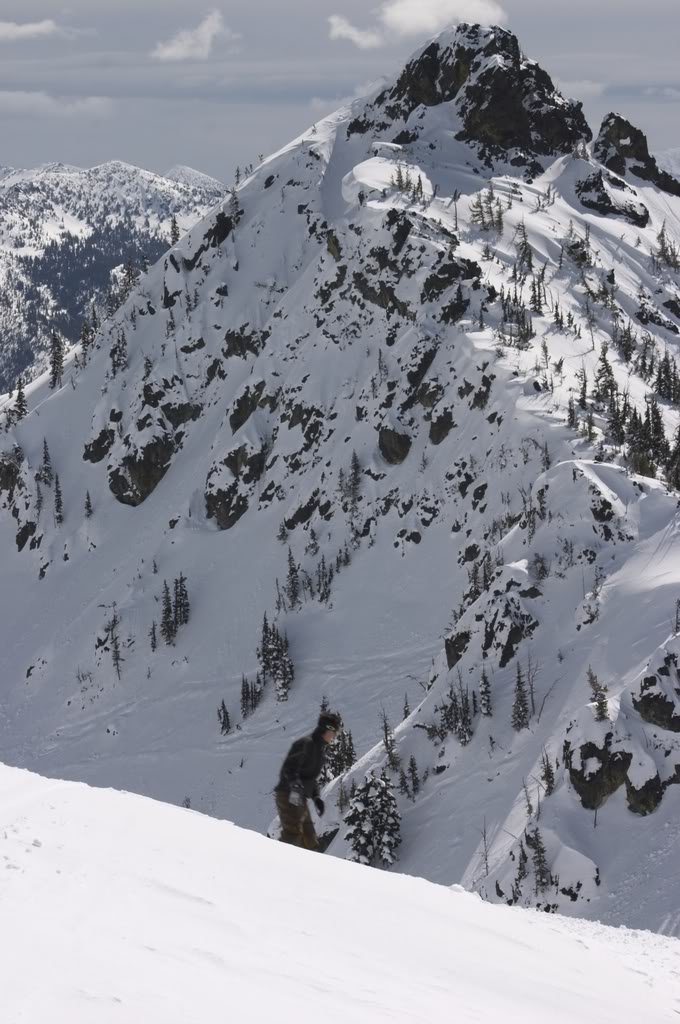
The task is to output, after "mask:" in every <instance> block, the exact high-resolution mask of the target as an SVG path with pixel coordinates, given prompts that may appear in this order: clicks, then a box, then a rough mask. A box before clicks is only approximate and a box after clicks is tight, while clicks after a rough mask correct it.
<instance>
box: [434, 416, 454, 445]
mask: <svg viewBox="0 0 680 1024" xmlns="http://www.w3.org/2000/svg"><path fill="white" fill-rule="evenodd" d="M453 426H455V424H454V422H453V413H452V412H451V410H450V409H445V410H444V412H443V413H442V414H441V415H440V416H438V417H437V419H436V420H432V422H431V423H430V441H431V442H432V444H441V443H442V441H443V440H445V438H447V437H448V436H449V432H450V430H451V428H452V427H453Z"/></svg>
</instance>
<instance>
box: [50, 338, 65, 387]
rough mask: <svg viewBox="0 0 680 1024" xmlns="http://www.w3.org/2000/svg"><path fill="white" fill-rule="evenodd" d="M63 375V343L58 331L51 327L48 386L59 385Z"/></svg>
mask: <svg viewBox="0 0 680 1024" xmlns="http://www.w3.org/2000/svg"><path fill="white" fill-rule="evenodd" d="M63 375H64V345H63V342H62V340H61V338H60V337H59V335H58V333H57V332H56V331H55V330H54V329H53V330H52V334H51V337H50V388H51V389H52V390H53V391H54V389H55V388H60V387H61V381H62V377H63Z"/></svg>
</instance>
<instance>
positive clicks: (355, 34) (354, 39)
mask: <svg viewBox="0 0 680 1024" xmlns="http://www.w3.org/2000/svg"><path fill="white" fill-rule="evenodd" d="M328 21H329V24H330V27H331V31H330V37H331V39H348V40H349V41H350V43H354V45H355V46H358V47H359V49H360V50H370V49H372V48H374V47H376V46H382V45H383V43H384V39H383V37H382V35H381V34H380V33H379V32H373V31H371V30H370V29H360V28H355V26H354V25H352V24H351V23H350V22H349V21H348V20H347V18H343V17H342V16H341V15H339V14H331V16H330V18H329V19H328Z"/></svg>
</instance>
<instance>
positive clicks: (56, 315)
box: [0, 160, 226, 391]
mask: <svg viewBox="0 0 680 1024" xmlns="http://www.w3.org/2000/svg"><path fill="white" fill-rule="evenodd" d="M225 193H226V186H224V185H223V184H222V183H221V182H219V181H217V180H216V179H215V178H211V177H209V176H208V175H206V174H201V172H200V171H195V170H193V169H192V168H190V167H183V166H177V167H174V168H173V169H172V170H171V171H169V172H168V174H167V175H166V176H161V175H158V174H153V173H151V172H150V171H145V170H143V169H141V168H139V167H133V166H132V165H130V164H126V163H123V162H121V161H118V160H114V161H111V162H110V163H105V164H100V165H99V166H97V167H92V168H89V169H83V168H79V167H70V166H68V165H66V164H46V165H44V166H42V167H38V168H34V169H31V170H17V169H13V168H1V169H0V391H4V390H7V389H8V388H10V387H12V386H13V385H14V384H15V382H16V379H17V377H18V376H19V375H20V374H24V375H26V376H32V375H34V374H35V373H36V372H38V371H39V370H40V369H41V368H42V367H43V366H44V354H45V351H46V349H47V345H48V341H49V337H50V332H51V331H52V330H53V329H56V330H57V331H59V332H60V334H62V335H63V337H64V338H65V339H66V340H67V341H68V342H71V343H72V342H75V341H77V340H78V337H79V334H80V329H81V324H82V321H83V317H84V316H85V315H86V313H87V311H88V308H89V307H90V304H91V303H92V302H93V301H95V302H96V303H97V305H98V306H100V307H101V308H102V309H103V308H104V307H105V305H106V295H107V291H108V290H109V289H111V288H113V290H115V280H114V281H112V278H111V272H112V271H113V270H114V268H116V267H119V266H121V265H122V264H124V263H125V262H126V261H128V260H130V261H131V263H132V265H133V266H134V267H135V268H136V269H137V270H140V269H141V268H142V266H143V264H144V261H146V262H148V263H154V262H155V261H156V260H157V259H158V258H159V256H161V255H162V253H163V252H164V251H165V250H166V249H167V247H168V245H169V242H170V228H171V224H172V220H173V217H174V218H175V219H176V221H177V225H178V228H179V231H180V233H182V234H183V233H184V231H186V230H188V229H189V228H190V227H191V226H192V225H193V224H194V223H195V222H196V221H197V220H199V219H200V218H201V217H202V216H204V215H205V213H206V212H207V211H208V210H209V209H210V208H211V207H212V206H214V205H215V203H217V202H219V200H220V199H222V198H223V197H224V195H225Z"/></svg>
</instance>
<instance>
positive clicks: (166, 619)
mask: <svg viewBox="0 0 680 1024" xmlns="http://www.w3.org/2000/svg"><path fill="white" fill-rule="evenodd" d="M161 609H162V610H161V636H162V638H163V640H164V642H165V643H166V644H173V643H174V642H175V635H176V630H175V617H174V615H173V611H172V601H171V600H170V588H169V586H168V581H167V580H163V596H162V598H161Z"/></svg>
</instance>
